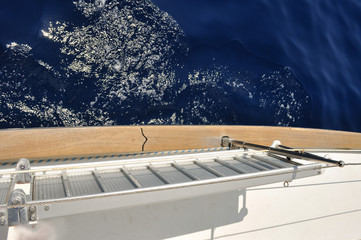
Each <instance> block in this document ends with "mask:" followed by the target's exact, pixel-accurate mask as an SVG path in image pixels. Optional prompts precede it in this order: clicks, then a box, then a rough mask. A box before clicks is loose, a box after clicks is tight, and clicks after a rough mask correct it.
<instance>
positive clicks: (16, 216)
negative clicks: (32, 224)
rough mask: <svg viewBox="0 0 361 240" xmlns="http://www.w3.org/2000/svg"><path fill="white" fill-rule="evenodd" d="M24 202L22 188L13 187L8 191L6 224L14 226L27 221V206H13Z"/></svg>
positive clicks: (24, 195)
mask: <svg viewBox="0 0 361 240" xmlns="http://www.w3.org/2000/svg"><path fill="white" fill-rule="evenodd" d="M25 203H26V194H25V192H24V190H22V189H15V190H14V191H12V192H11V193H10V196H9V201H8V207H11V208H9V209H8V225H9V226H15V225H19V224H23V223H28V219H29V218H28V209H27V207H15V206H17V205H24V204H25Z"/></svg>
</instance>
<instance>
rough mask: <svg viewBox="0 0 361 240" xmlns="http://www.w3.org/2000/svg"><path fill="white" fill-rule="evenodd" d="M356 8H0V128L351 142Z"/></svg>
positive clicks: (360, 98)
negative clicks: (307, 131) (322, 133)
mask: <svg viewBox="0 0 361 240" xmlns="http://www.w3.org/2000/svg"><path fill="white" fill-rule="evenodd" d="M360 24H361V3H360V2H359V1H356V0H345V1H331V0H330V1H312V0H302V1H285V0H275V1H266V0H248V1H237V0H229V1H216V0H197V1H190V0H172V1H166V0H152V1H150V0H141V1H140V0H122V1H116V0H91V1H90V0H89V1H85V0H79V1H74V2H73V1H60V0H57V1H55V0H54V1H25V0H21V1H2V4H1V8H0V33H1V34H0V91H1V94H0V127H1V128H9V127H10V128H11V127H39V126H89V125H117V124H249V125H279V126H302V127H317V128H325V129H338V130H349V131H358V132H361V111H360V110H361V81H360V77H361V65H360V56H361V31H360V28H361V27H360Z"/></svg>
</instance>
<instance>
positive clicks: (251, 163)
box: [234, 157, 269, 171]
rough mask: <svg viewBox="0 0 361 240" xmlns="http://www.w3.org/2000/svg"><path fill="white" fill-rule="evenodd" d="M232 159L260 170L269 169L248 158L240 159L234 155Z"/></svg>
mask: <svg viewBox="0 0 361 240" xmlns="http://www.w3.org/2000/svg"><path fill="white" fill-rule="evenodd" d="M234 159H235V160H237V161H238V162H241V163H244V164H246V165H248V166H250V167H253V168H255V169H257V170H260V171H267V170H269V169H268V168H266V167H263V166H261V165H258V164H257V163H254V162H251V161H249V160H244V159H242V158H241V157H235V158H234Z"/></svg>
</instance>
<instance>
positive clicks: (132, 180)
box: [122, 167, 142, 188]
mask: <svg viewBox="0 0 361 240" xmlns="http://www.w3.org/2000/svg"><path fill="white" fill-rule="evenodd" d="M122 171H123V173H124V175H125V176H126V177H127V179H128V180H129V181H130V182H131V183H132V184H133V186H134V187H136V188H141V187H142V186H141V185H140V184H139V183H138V181H137V180H136V179H135V178H134V177H133V175H132V174H131V173H130V172H129V171H128V169H126V168H125V167H122Z"/></svg>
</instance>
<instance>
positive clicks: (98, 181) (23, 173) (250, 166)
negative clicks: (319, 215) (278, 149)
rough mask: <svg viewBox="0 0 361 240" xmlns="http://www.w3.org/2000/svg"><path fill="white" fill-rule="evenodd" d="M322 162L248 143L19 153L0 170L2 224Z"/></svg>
mask: <svg viewBox="0 0 361 240" xmlns="http://www.w3.org/2000/svg"><path fill="white" fill-rule="evenodd" d="M321 168H322V164H320V163H312V164H301V163H299V162H297V160H295V159H293V160H291V159H290V158H287V157H284V156H281V155H277V154H275V153H274V152H272V153H270V152H269V151H252V150H248V149H247V150H244V149H233V150H228V151H220V152H209V153H193V154H182V155H173V156H162V157H148V158H145V157H144V158H137V159H127V160H117V161H105V162H104V161H99V162H95V163H81V164H69V165H57V166H53V167H52V166H45V167H32V168H30V164H29V162H28V161H27V160H26V159H25V160H24V159H22V160H20V161H19V163H18V165H17V167H16V169H15V170H11V169H10V170H9V169H8V170H2V171H0V176H1V178H0V226H1V225H2V226H13V225H18V224H22V223H28V222H34V221H36V220H38V219H42V218H44V219H45V218H51V217H57V216H65V215H71V214H78V213H83V212H86V210H84V209H83V206H84V205H89V206H91V210H92V211H95V210H104V209H111V208H116V207H124V206H131V205H132V204H150V203H152V201H162V200H174V199H176V198H179V196H181V197H183V198H190V197H193V196H197V195H199V194H203V195H206V194H212V193H215V192H222V191H231V190H232V189H241V188H246V187H252V186H258V185H262V184H269V183H274V182H283V181H292V180H293V179H296V178H302V177H308V176H314V175H318V174H320V173H321ZM19 186H20V188H24V186H26V187H25V188H27V190H26V191H24V190H22V189H18V188H19ZM21 186H22V187H21ZM186 189H188V190H190V189H194V191H193V192H191V191H186ZM182 194H183V195H182ZM147 198H148V199H147ZM152 199H154V200H152ZM114 200H117V201H114ZM64 204H66V206H67V207H66V209H64V206H65V205H64ZM69 206H70V207H69ZM80 206H81V207H80ZM88 210H89V209H88ZM91 210H89V211H91Z"/></svg>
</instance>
